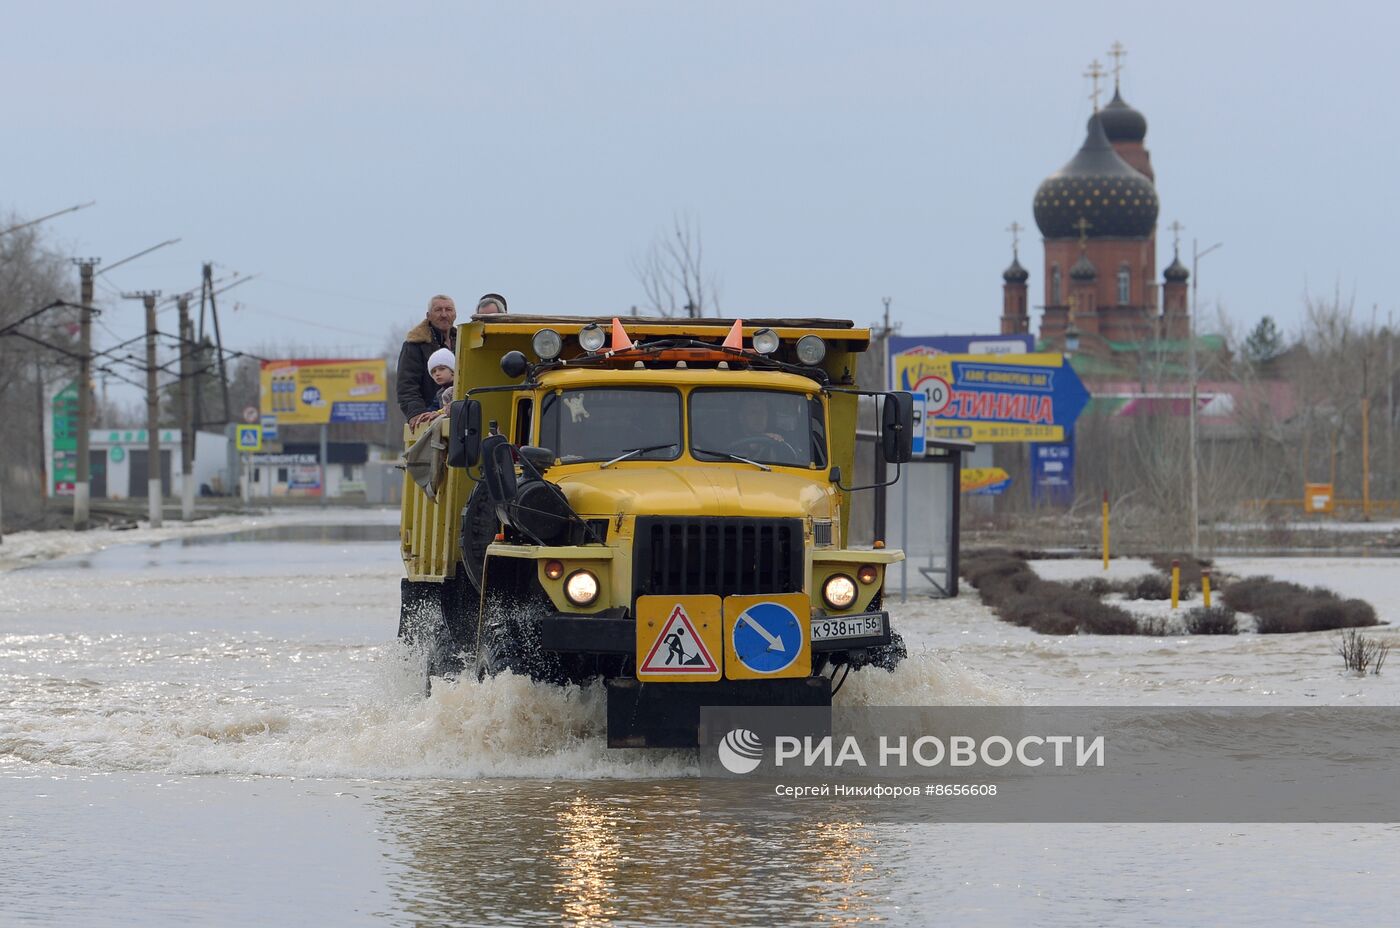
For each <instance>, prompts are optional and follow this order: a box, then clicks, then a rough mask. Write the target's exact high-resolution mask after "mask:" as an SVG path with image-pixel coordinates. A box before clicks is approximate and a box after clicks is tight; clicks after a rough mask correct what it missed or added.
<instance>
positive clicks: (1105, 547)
mask: <svg viewBox="0 0 1400 928" xmlns="http://www.w3.org/2000/svg"><path fill="white" fill-rule="evenodd" d="M1103 569H1104V570H1108V491H1107V490H1104V491H1103Z"/></svg>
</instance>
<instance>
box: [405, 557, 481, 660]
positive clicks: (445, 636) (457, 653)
mask: <svg viewBox="0 0 1400 928" xmlns="http://www.w3.org/2000/svg"><path fill="white" fill-rule="evenodd" d="M476 606H477V593H476V591H475V590H474V589H472V588H471V584H470V582H469V581H468V580H467V579H466V577H465V576H464V575H463V572H462V571H461V570H460V569H459V570H458V572H457V574H456V576H454V577H452V578H450V579H448V580H446V581H444V582H442V583H430V582H424V581H414V580H402V581H400V584H399V641H401V642H403V644H404V645H405V646H406V647H408V648H409V649H411V651H412V653H413V654H414V655H415V657H417V658H419V659H420V660H421V661H422V662H423V672H424V675H425V676H428V677H441V676H451V675H454V674H457V673H459V672H460V671H461V670H462V667H463V653H464V652H466V653H468V654H469V653H470V652H472V651H474V650H475V646H476V613H477V609H476Z"/></svg>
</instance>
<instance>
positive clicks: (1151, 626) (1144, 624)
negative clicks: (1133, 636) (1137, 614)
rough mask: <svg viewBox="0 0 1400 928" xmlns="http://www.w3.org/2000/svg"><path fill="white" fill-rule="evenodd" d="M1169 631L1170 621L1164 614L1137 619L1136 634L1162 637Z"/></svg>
mask: <svg viewBox="0 0 1400 928" xmlns="http://www.w3.org/2000/svg"><path fill="white" fill-rule="evenodd" d="M1170 633H1171V622H1169V621H1168V620H1167V618H1166V616H1161V615H1154V616H1149V617H1148V618H1145V619H1138V634H1139V635H1150V636H1152V637H1153V638H1162V637H1165V636H1166V635H1168V634H1170Z"/></svg>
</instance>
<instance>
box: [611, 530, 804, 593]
mask: <svg viewBox="0 0 1400 928" xmlns="http://www.w3.org/2000/svg"><path fill="white" fill-rule="evenodd" d="M802 563H803V559H802V521H801V520H800V519H738V518H671V517H663V516H640V517H638V519H637V531H636V549H635V550H634V552H633V555H632V570H633V589H634V591H635V593H636V595H638V596H645V595H650V594H658V593H664V594H677V595H694V594H704V593H710V594H713V595H715V596H731V595H735V594H740V595H742V594H746V593H798V592H801V590H802Z"/></svg>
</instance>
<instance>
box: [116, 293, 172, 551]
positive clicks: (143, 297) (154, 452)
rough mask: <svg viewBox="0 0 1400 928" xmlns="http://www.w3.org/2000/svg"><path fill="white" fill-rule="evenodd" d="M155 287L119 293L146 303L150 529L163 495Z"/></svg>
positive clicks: (155, 523)
mask: <svg viewBox="0 0 1400 928" xmlns="http://www.w3.org/2000/svg"><path fill="white" fill-rule="evenodd" d="M159 296H160V291H159V290H142V291H138V292H136V293H123V294H122V299H124V300H140V301H141V302H143V303H144V304H145V305H146V496H147V501H148V503H149V506H148V509H149V513H150V519H151V528H160V525H161V512H160V508H161V503H162V502H163V496H162V491H161V483H160V393H159V392H158V390H157V388H156V298H157V297H159Z"/></svg>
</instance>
